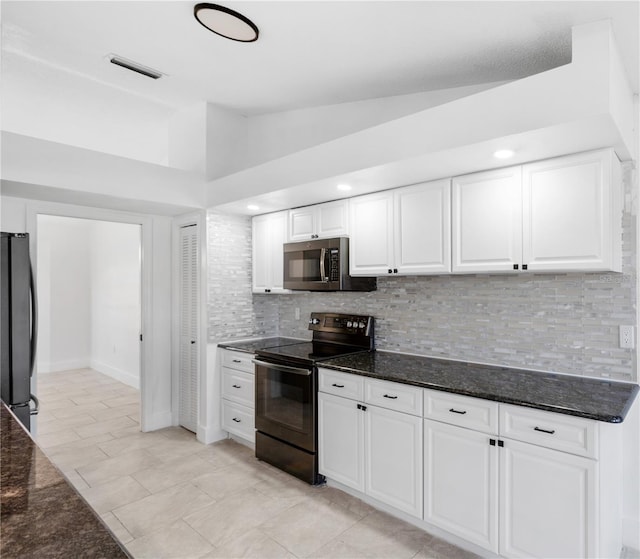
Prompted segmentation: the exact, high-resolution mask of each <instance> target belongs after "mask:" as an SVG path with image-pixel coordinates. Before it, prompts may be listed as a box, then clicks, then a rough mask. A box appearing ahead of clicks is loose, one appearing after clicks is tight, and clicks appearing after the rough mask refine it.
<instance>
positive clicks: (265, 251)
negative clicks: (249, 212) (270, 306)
mask: <svg viewBox="0 0 640 559" xmlns="http://www.w3.org/2000/svg"><path fill="white" fill-rule="evenodd" d="M252 225H253V245H252V249H253V250H252V252H253V254H252V257H253V292H254V293H287V291H286V290H285V289H284V288H283V275H284V273H283V266H284V263H283V254H284V252H283V250H282V245H283V244H284V243H285V242H286V238H287V212H277V213H272V214H265V215H259V216H256V217H254V218H253V221H252Z"/></svg>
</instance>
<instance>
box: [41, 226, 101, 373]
mask: <svg viewBox="0 0 640 559" xmlns="http://www.w3.org/2000/svg"><path fill="white" fill-rule="evenodd" d="M38 241H39V242H38V253H37V259H38V264H39V266H38V276H37V277H38V296H39V297H38V298H39V301H38V302H39V305H38V308H39V328H38V333H39V335H38V362H37V370H38V372H39V373H47V372H50V371H63V370H68V369H80V368H83V367H87V366H89V362H90V356H91V326H90V325H91V269H90V265H89V262H90V254H91V222H89V221H87V220H84V219H67V218H60V217H55V216H46V215H43V216H39V218H38Z"/></svg>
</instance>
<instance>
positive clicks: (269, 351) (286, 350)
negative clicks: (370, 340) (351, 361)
mask: <svg viewBox="0 0 640 559" xmlns="http://www.w3.org/2000/svg"><path fill="white" fill-rule="evenodd" d="M361 351H367V350H363V348H361V347H357V346H350V345H343V344H332V343H322V342H302V343H297V344H290V345H281V346H278V347H270V348H266V349H259V350H257V352H256V353H257V354H258V355H259V356H260V357H263V358H267V359H272V360H273V359H275V360H278V361H296V362H298V363H303V364H313V363H316V362H317V361H322V360H325V359H331V358H332V357H338V356H341V355H348V354H351V353H359V352H361Z"/></svg>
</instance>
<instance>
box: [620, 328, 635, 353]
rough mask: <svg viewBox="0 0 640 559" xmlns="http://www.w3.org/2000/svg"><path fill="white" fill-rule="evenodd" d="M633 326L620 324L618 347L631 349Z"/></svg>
mask: <svg viewBox="0 0 640 559" xmlns="http://www.w3.org/2000/svg"><path fill="white" fill-rule="evenodd" d="M633 337H634V336H633V326H620V347H621V348H623V349H633V348H634V339H633Z"/></svg>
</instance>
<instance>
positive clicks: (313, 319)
mask: <svg viewBox="0 0 640 559" xmlns="http://www.w3.org/2000/svg"><path fill="white" fill-rule="evenodd" d="M309 324H314V325H317V324H320V319H319V318H311V319H310V320H309Z"/></svg>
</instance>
